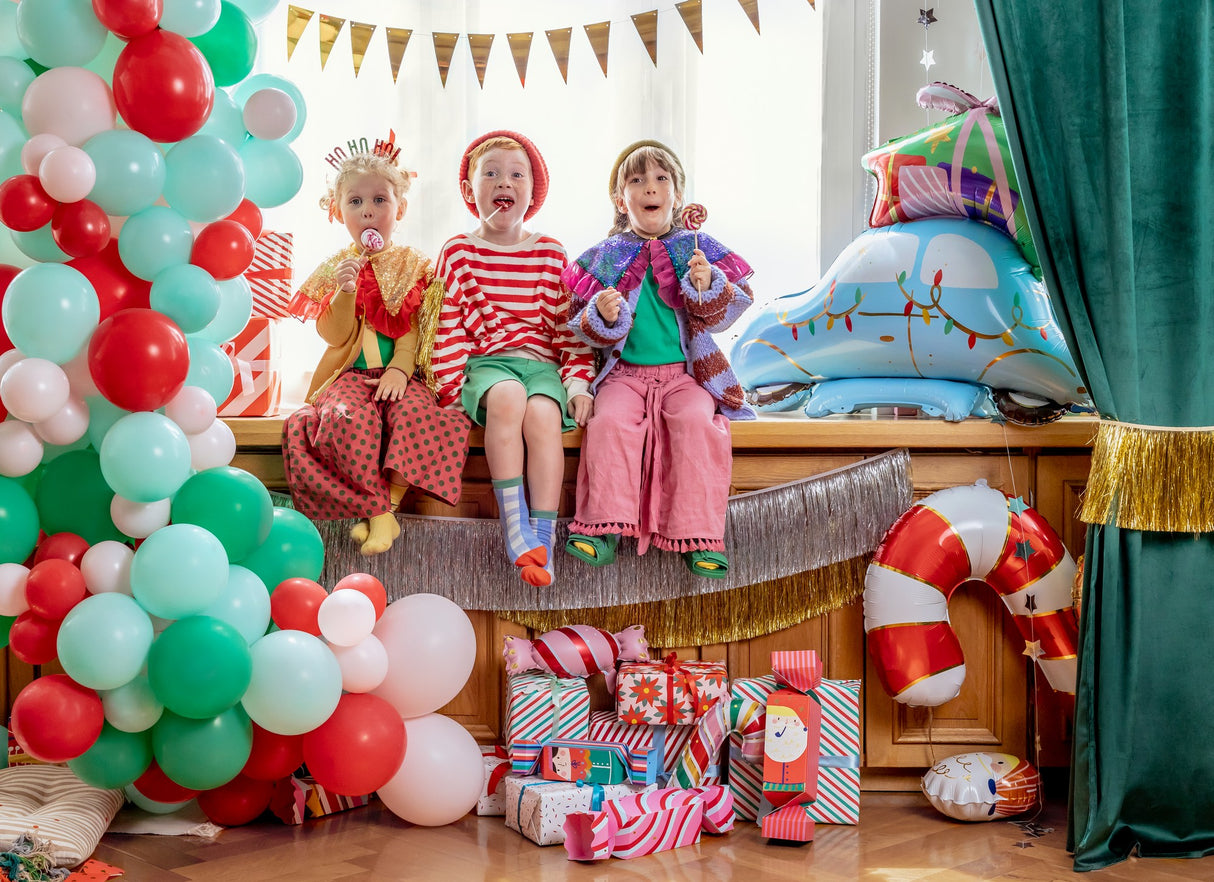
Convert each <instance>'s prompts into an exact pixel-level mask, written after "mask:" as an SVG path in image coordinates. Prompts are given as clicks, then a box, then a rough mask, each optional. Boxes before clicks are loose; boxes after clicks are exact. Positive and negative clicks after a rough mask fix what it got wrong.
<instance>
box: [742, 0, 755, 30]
mask: <svg viewBox="0 0 1214 882" xmlns="http://www.w3.org/2000/svg"><path fill="white" fill-rule="evenodd" d="M738 3H739V4H741V6H742V8H743V9H744V10H746V17H747V18H749V19H750V23H751V24H752V25H754V26H755V33H756V34H757V33H759V0H738Z"/></svg>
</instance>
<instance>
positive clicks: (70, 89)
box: [21, 67, 118, 147]
mask: <svg viewBox="0 0 1214 882" xmlns="http://www.w3.org/2000/svg"><path fill="white" fill-rule="evenodd" d="M21 116H22V121H23V122H24V123H25V130H26V131H27V132H29V133H30V135H41V134H43V133H46V132H49V133H51V134H53V135H58V136H59V137H60V138H62V139H63V140H64V141H66V142H67V143H68V144H72V145H75V146H77V147H79V146H81V145H82V144H84V142H85V141H87V140H88V139H89V138H91V137H93V135H96V134H97V133H98V132H104V131H107V130H109V129H112V128H114V122H115V120H116V119H117V118H118V108H117V106H116V105H115V104H114V93H113V92H112V91H110V87H109V86H108V85H107V84H106V82H105V80H103V79H102V78H101V77H100V76H98V75H97V74H95V73H93V72H92V71H91V70H85V69H84V68H83V67H53V68H51V69H50V70H48V71H46V72H44V73H42V74H40V75H39V76H37V77H35V78H34V81H33V82H32V83H30V84H29V87H28V88H27V89H26V90H25V95H24V97H22V99H21Z"/></svg>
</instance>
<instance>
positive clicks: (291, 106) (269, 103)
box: [244, 89, 298, 141]
mask: <svg viewBox="0 0 1214 882" xmlns="http://www.w3.org/2000/svg"><path fill="white" fill-rule="evenodd" d="M297 117H298V111H297V110H296V109H295V101H294V100H293V99H292V98H291V96H290V95H288V94H287V93H286V92H284V91H283V90H282V89H258V90H257V91H256V92H254V93H253V94H252V95H250V96H249V98H248V100H247V101H245V103H244V127H245V129H247V130H248V132H249V134H250V135H252V136H253V137H254V138H261V139H262V140H264V141H275V140H277V139H279V138H281V137H284V136H285V135H287V134H288V133H289V132H290V131H291V129H293V128H295V120H296V118H297Z"/></svg>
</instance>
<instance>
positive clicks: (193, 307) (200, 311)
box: [149, 263, 219, 334]
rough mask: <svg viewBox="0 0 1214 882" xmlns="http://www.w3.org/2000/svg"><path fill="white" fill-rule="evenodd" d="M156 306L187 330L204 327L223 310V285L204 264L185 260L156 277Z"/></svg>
mask: <svg viewBox="0 0 1214 882" xmlns="http://www.w3.org/2000/svg"><path fill="white" fill-rule="evenodd" d="M149 301H150V303H151V307H152V309H154V310H156V311H157V312H163V313H164V314H165V315H167V316H168V317H169V318H171V319H172V320H173V321H174V322H175V323H176V324H177V327H179V328H181V330H182V332H183V333H185V334H193V333H194V332H195V331H201V330H202V329H203V328H205V327H206V326H207V325H208V324H210V323H211V322H212V321H214V319H215V315H216V313H218V312H219V285H217V284H216V282H215V278H214V276H212V275H211V274H210V273H208V272H207V271H206V270H204V269H203V268H202V267H200V266H194V264H192V263H182V264H178V265H177V266H171V267H169V268H168V269H166V270H163V271H162V272H161V273H160V274H159V275H157V276H156V278H154V279H152V290H151V293H150V294H149Z"/></svg>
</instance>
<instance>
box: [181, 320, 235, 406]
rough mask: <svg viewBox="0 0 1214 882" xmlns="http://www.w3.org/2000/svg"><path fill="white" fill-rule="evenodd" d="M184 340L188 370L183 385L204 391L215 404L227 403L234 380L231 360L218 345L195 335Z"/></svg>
mask: <svg viewBox="0 0 1214 882" xmlns="http://www.w3.org/2000/svg"><path fill="white" fill-rule="evenodd" d="M185 339H186V344H187V345H188V346H189V348H190V370H189V372H188V373H186V376H185V385H187V386H198V387H200V388H202V389H205V390H206V391H207V392H209V393H210V395H211V397H212V398H214V399H215V402H216V403H217V404H222V403H223V402H225V401H227V400H228V396H229V395H230V394H231V393H232V382H233V381H234V380H235V379H236V372H235V368H233V367H232V359H230V358H228V356H227V354H226V353H225V352H224V351H223V350H222V349H220V348H219V346H218V345H216V344H215V343H212V342H211V341H210V340H204V339H203V338H201V337H199V336H198V335H197V334H190V335H188V336H187V337H186V338H185Z"/></svg>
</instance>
